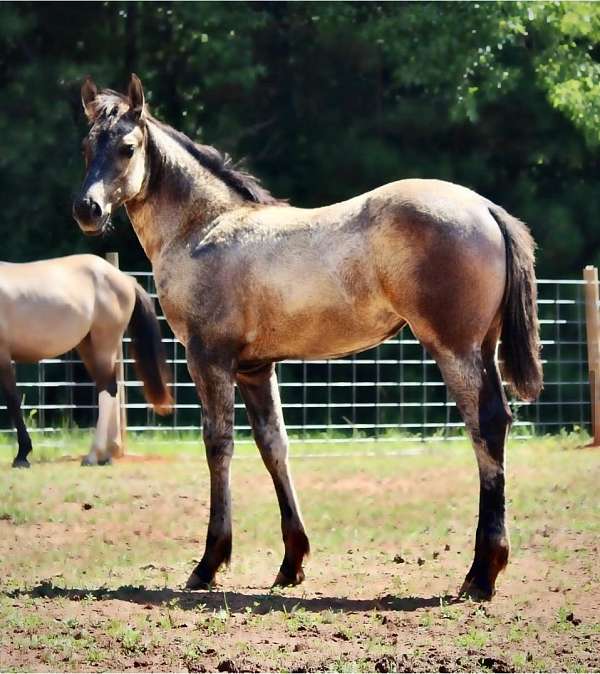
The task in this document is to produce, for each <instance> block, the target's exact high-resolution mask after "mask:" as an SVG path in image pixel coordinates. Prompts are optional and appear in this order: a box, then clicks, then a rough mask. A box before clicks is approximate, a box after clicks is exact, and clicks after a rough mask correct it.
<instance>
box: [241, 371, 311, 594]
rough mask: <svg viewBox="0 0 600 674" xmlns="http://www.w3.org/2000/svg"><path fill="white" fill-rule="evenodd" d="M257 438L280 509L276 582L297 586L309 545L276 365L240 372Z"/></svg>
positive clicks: (300, 580)
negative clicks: (280, 556) (290, 460)
mask: <svg viewBox="0 0 600 674" xmlns="http://www.w3.org/2000/svg"><path fill="white" fill-rule="evenodd" d="M237 381H238V386H239V389H240V393H241V394H242V398H243V399H244V402H245V404H246V410H247V412H248V418H249V420H250V424H251V426H252V431H253V433H254V439H255V440H256V444H257V445H258V448H259V450H260V454H261V456H262V459H263V461H264V463H265V466H266V467H267V470H268V471H269V473H270V474H271V477H272V478H273V484H274V486H275V493H276V494H277V500H278V502H279V509H280V511H281V532H282V534H283V544H284V546H285V555H284V558H283V562H282V564H281V568H280V569H279V573H278V574H277V578H276V579H275V585H298V584H299V583H301V582H302V581H303V580H304V570H303V568H302V562H303V560H304V557H305V556H306V555H308V553H309V551H310V545H309V542H308V538H307V536H306V532H305V531H304V524H303V522H302V515H301V514H300V507H299V506H298V500H297V498H296V492H295V490H294V485H293V483H292V478H291V475H290V470H289V466H288V437H287V432H286V430H285V424H284V421H283V414H282V411H281V401H280V398H279V388H278V386H277V375H276V374H275V366H274V365H270V366H268V367H267V368H265V369H262V370H260V371H258V372H255V373H252V374H238V378H237Z"/></svg>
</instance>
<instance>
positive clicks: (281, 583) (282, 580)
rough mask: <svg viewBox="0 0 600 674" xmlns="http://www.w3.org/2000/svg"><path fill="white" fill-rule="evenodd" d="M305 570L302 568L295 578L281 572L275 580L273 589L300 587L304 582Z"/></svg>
mask: <svg viewBox="0 0 600 674" xmlns="http://www.w3.org/2000/svg"><path fill="white" fill-rule="evenodd" d="M304 578H305V576H304V569H303V568H302V567H300V570H299V571H297V572H296V574H295V575H294V576H288V575H287V574H285V573H284V572H283V571H280V572H279V573H278V574H277V578H275V582H274V583H273V587H293V586H294V585H300V583H301V582H302V581H303V580H304Z"/></svg>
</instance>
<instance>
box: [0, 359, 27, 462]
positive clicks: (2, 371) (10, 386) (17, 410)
mask: <svg viewBox="0 0 600 674" xmlns="http://www.w3.org/2000/svg"><path fill="white" fill-rule="evenodd" d="M0 386H1V387H2V390H3V391H4V395H5V397H6V408H7V410H8V414H9V417H10V419H11V421H12V422H13V424H14V426H15V428H16V429H17V441H18V443H19V450H18V452H17V456H16V457H15V458H14V460H13V463H12V465H13V468H29V461H28V460H27V455H28V454H29V453H30V452H31V438H30V437H29V433H28V432H27V428H26V427H25V422H24V421H23V413H22V412H21V400H20V398H19V393H18V391H17V383H16V380H15V370H14V367H13V365H12V363H11V360H10V356H9V355H6V356H2V358H1V361H0Z"/></svg>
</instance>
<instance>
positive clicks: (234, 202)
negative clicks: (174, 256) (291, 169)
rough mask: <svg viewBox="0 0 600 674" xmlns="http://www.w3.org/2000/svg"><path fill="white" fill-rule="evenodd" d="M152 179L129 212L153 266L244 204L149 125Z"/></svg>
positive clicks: (194, 160)
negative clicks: (178, 244) (172, 248)
mask: <svg viewBox="0 0 600 674" xmlns="http://www.w3.org/2000/svg"><path fill="white" fill-rule="evenodd" d="M147 175H148V180H147V184H146V187H145V188H144V189H143V190H142V193H141V194H140V195H139V196H138V197H137V198H136V199H133V200H131V201H130V202H128V203H127V205H126V208H127V214H128V215H129V218H130V220H131V222H132V224H133V228H134V230H135V232H136V234H137V236H138V239H139V240H140V243H141V244H142V247H143V249H144V252H145V253H146V255H147V256H148V258H149V259H150V261H151V262H152V263H153V264H154V260H156V258H157V257H158V256H159V255H160V253H161V251H162V250H163V249H164V247H165V246H166V245H169V244H172V243H174V242H178V241H179V242H181V245H182V246H185V245H186V243H187V241H188V240H189V237H190V236H191V235H192V234H193V233H194V234H196V235H197V234H198V233H201V232H202V230H203V229H205V228H207V227H208V226H209V225H210V223H211V222H212V221H213V220H214V219H215V218H217V217H218V216H219V215H222V214H223V213H226V212H227V211H230V210H233V209H235V208H237V207H239V206H240V205H241V204H242V203H243V201H244V200H243V198H242V197H241V196H240V195H239V194H237V192H235V190H233V189H232V188H231V187H229V186H228V185H226V184H225V183H224V182H223V181H222V180H221V179H220V178H218V177H217V176H215V175H214V174H213V173H212V172H211V171H210V170H208V169H207V168H205V167H204V166H202V164H200V162H199V161H198V160H197V159H195V158H194V157H193V156H192V155H191V154H190V153H189V152H188V151H187V150H186V149H185V148H183V147H181V145H179V144H178V143H177V141H175V140H174V139H173V138H171V137H170V136H169V135H168V134H167V133H166V132H165V131H163V129H161V127H160V126H158V125H157V124H155V123H153V122H149V123H148V143H147Z"/></svg>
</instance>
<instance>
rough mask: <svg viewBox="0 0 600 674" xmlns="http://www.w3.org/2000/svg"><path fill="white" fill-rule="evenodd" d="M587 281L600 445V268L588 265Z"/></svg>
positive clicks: (592, 386)
mask: <svg viewBox="0 0 600 674" xmlns="http://www.w3.org/2000/svg"><path fill="white" fill-rule="evenodd" d="M583 278H584V281H585V322H586V328H587V348H588V369H589V374H590V401H591V404H592V410H591V412H592V415H591V416H592V432H593V435H594V440H593V442H592V444H593V445H594V446H596V445H600V341H599V340H600V317H599V316H598V303H599V298H598V269H597V268H596V267H592V266H590V265H588V266H587V267H586V268H585V269H584V270H583Z"/></svg>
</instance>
